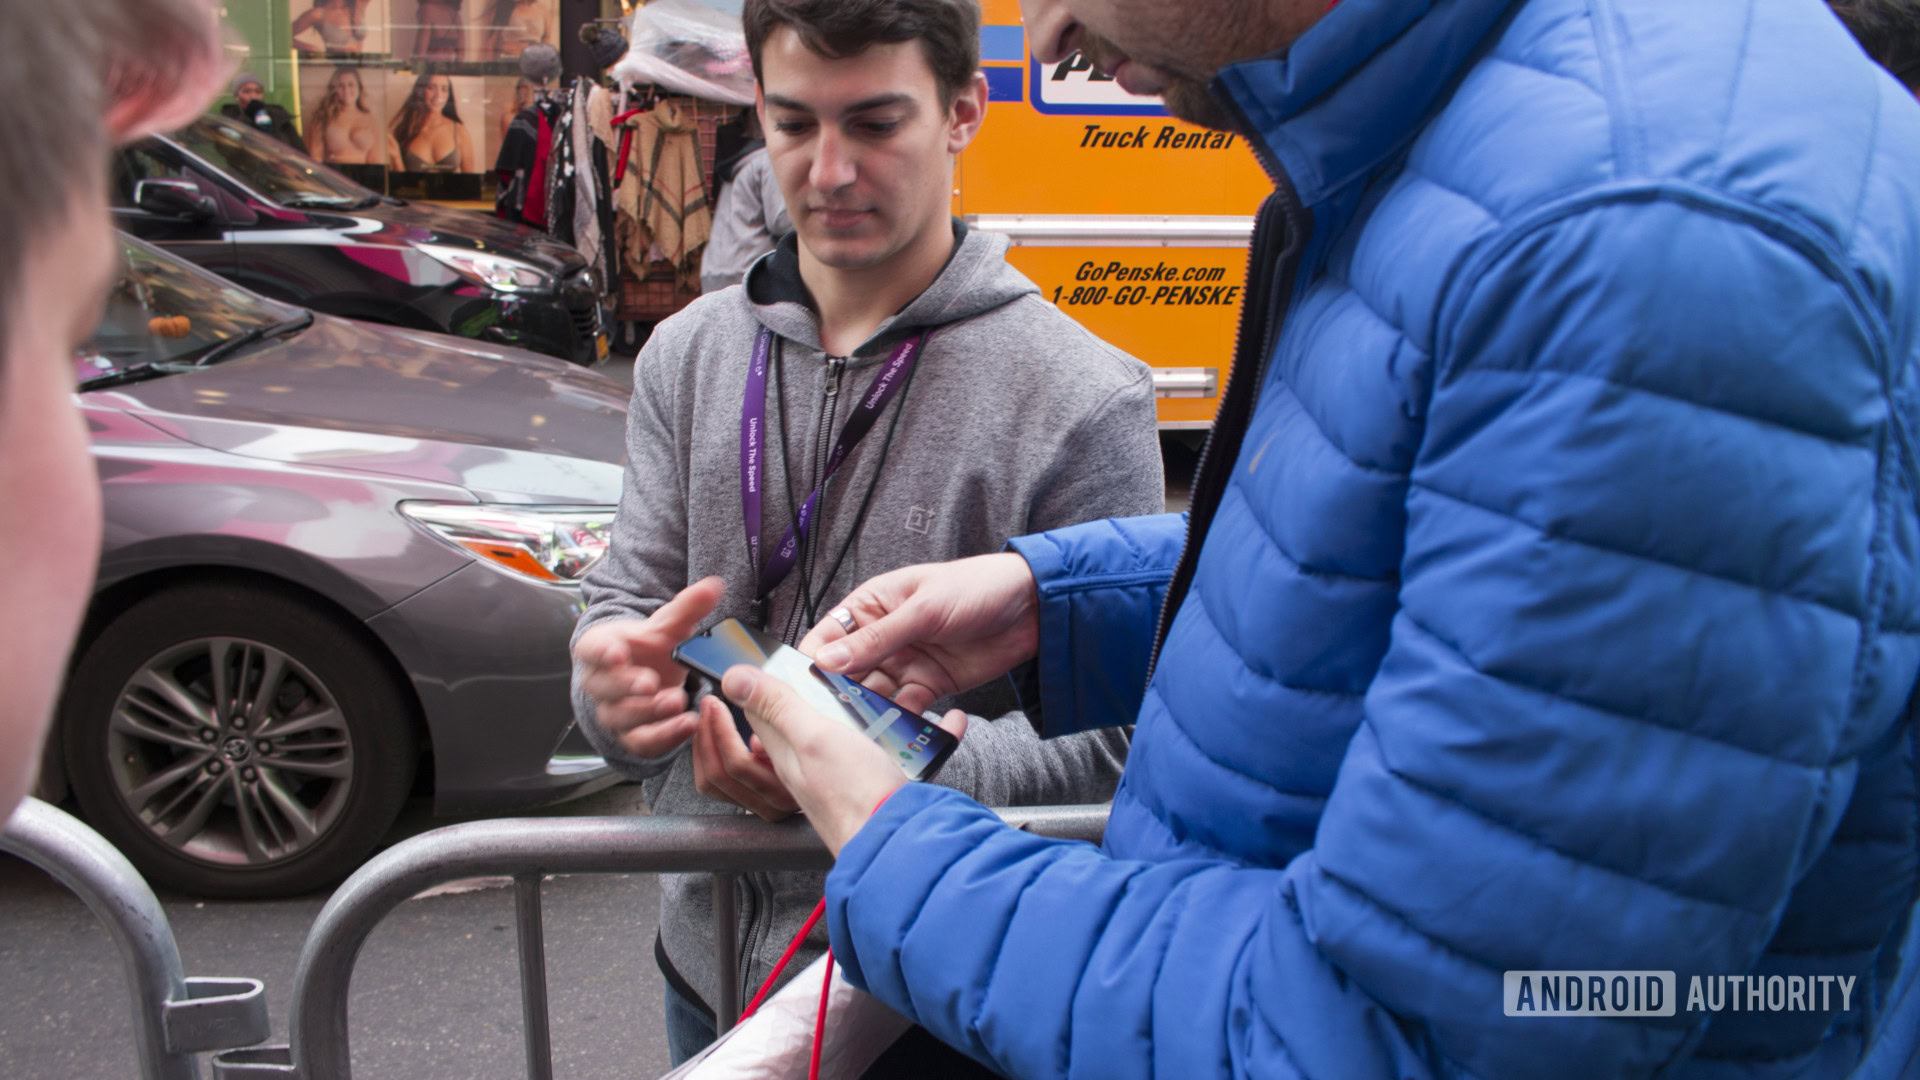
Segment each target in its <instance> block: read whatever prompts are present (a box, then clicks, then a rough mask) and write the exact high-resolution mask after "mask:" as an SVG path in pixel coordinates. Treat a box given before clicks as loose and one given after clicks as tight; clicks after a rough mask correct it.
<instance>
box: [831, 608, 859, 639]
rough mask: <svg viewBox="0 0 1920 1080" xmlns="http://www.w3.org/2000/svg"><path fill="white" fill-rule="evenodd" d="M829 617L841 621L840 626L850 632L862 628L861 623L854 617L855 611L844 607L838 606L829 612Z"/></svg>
mask: <svg viewBox="0 0 1920 1080" xmlns="http://www.w3.org/2000/svg"><path fill="white" fill-rule="evenodd" d="M827 618H829V619H832V620H833V621H834V622H837V623H839V624H840V628H841V629H842V630H845V631H846V632H847V633H849V634H851V633H853V632H854V631H855V630H858V629H859V628H860V624H859V623H857V622H855V621H854V619H853V612H851V611H848V610H847V609H846V608H843V607H837V608H834V609H833V610H832V611H829V612H827Z"/></svg>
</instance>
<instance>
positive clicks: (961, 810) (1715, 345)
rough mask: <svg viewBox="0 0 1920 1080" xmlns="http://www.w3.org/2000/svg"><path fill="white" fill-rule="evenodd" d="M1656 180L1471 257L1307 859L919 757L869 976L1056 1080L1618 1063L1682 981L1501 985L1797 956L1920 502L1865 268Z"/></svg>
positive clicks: (873, 870)
mask: <svg viewBox="0 0 1920 1080" xmlns="http://www.w3.org/2000/svg"><path fill="white" fill-rule="evenodd" d="M1637 203H1638V205H1634V206H1631V207H1628V206H1619V205H1615V206H1601V207H1597V208H1594V209H1592V210H1590V211H1587V212H1583V213H1579V214H1574V215H1571V216H1569V217H1566V218H1563V219H1561V220H1559V221H1556V222H1554V223H1551V224H1548V225H1544V226H1540V227H1538V228H1536V229H1534V230H1532V231H1530V232H1527V233H1525V234H1522V235H1515V236H1511V237H1508V238H1507V240H1508V242H1507V243H1506V244H1505V245H1504V246H1502V247H1501V248H1499V249H1498V250H1497V252H1495V253H1493V254H1490V255H1488V257H1487V259H1486V261H1484V262H1482V263H1480V264H1479V265H1477V266H1475V265H1468V266H1467V267H1466V268H1465V269H1464V270H1463V271H1462V273H1461V276H1460V278H1459V281H1460V282H1461V290H1462V291H1461V295H1460V296H1458V297H1457V298H1456V299H1455V300H1454V301H1453V304H1454V307H1453V309H1452V311H1451V313H1450V318H1449V319H1448V320H1447V321H1445V322H1443V323H1442V327H1443V330H1444V334H1443V336H1442V337H1441V339H1440V340H1441V342H1442V348H1441V349H1440V350H1439V351H1438V352H1437V353H1436V361H1435V364H1436V369H1435V380H1434V383H1433V389H1432V391H1431V395H1430V400H1429V402H1428V415H1427V427H1426V431H1425V434H1424V435H1423V439H1422V443H1421V445H1420V447H1419V449H1418V450H1417V452H1416V458H1415V464H1414V468H1413V472H1412V475H1411V477H1410V491H1409V495H1408V498H1407V525H1406V536H1405V558H1404V561H1403V567H1404V572H1403V577H1402V587H1401V597H1400V600H1401V606H1400V610H1399V613H1398V615H1397V616H1396V617H1395V619H1394V623H1393V627H1392V634H1391V639H1390V643H1389V645H1388V649H1387V652H1386V655H1385V657H1384V659H1383V661H1382V663H1381V665H1380V667H1379V669H1378V671H1377V674H1376V675H1375V678H1374V680H1373V682H1372V684H1371V686H1370V688H1369V691H1368V694H1367V697H1366V701H1365V715H1364V721H1363V723H1362V724H1361V726H1360V728H1359V730H1358V731H1357V732H1356V734H1355V735H1354V737H1353V739H1352V742H1351V745H1350V747H1349V749H1348V751H1347V754H1346V757H1345V759H1344V761H1343V763H1342V766H1341V769H1340V772H1339V775H1338V778H1337V781H1336V783H1335V785H1334V789H1333V791H1332V793H1331V795H1330V796H1329V798H1328V801H1327V804H1326V808H1325V810H1324V812H1323V815H1322V817H1321V820H1320V824H1319V828H1318V831H1317V833H1316V838H1315V844H1314V847H1313V848H1312V849H1310V850H1308V851H1306V852H1304V853H1302V854H1301V855H1299V856H1298V857H1296V858H1294V859H1293V860H1292V861H1291V862H1290V863H1289V864H1287V865H1286V866H1284V867H1270V868H1260V867H1246V866H1240V865H1234V864H1228V863H1225V862H1209V861H1197V860H1196V861H1175V862H1159V863H1148V862H1132V861H1125V860H1120V859H1114V858H1109V857H1105V856H1103V855H1102V854H1101V853H1099V852H1097V851H1095V850H1093V849H1092V848H1089V847H1086V846H1085V845H1074V844H1067V843H1059V842H1050V841H1047V840H1043V839H1039V838H1035V837H1032V836H1029V835H1025V834H1021V833H1016V832H1012V831H1009V830H1007V829H1005V828H1002V827H1000V826H998V825H997V824H996V822H995V821H994V819H993V818H992V817H991V815H989V814H988V813H987V812H986V811H984V810H981V809H979V808H978V807H975V806H973V805H972V804H970V803H968V802H967V801H966V800H965V799H963V798H961V797H958V796H955V795H952V794H950V793H946V792H939V791H935V790H932V789H929V788H926V787H924V786H922V785H910V786H909V787H908V788H907V789H905V790H903V791H901V792H900V793H899V794H898V795H896V796H895V797H894V798H893V799H892V800H891V801H890V802H888V803H887V804H886V806H884V807H883V808H882V810H881V812H880V813H879V814H878V815H876V816H875V818H874V819H873V820H872V821H871V822H870V823H869V824H868V825H867V826H866V828H864V829H863V830H862V831H861V832H860V833H859V834H858V835H857V836H855V837H854V839H853V840H852V841H851V842H850V843H849V844H848V845H847V846H846V848H845V849H844V850H843V851H842V852H841V854H840V859H839V862H838V864H837V865H836V867H835V868H834V870H833V872H832V874H831V875H830V877H829V879H828V883H827V896H828V912H829V924H830V930H831V934H832V937H833V943H834V947H835V952H836V955H837V956H838V958H839V959H840V960H841V962H842V963H843V964H844V965H845V966H846V969H847V971H848V973H849V975H850V977H851V978H852V979H853V980H854V981H855V982H856V983H858V984H859V985H862V986H865V987H867V988H869V989H870V990H871V991H872V992H874V993H875V994H876V995H878V996H879V997H880V998H882V999H883V1000H885V1001H887V1002H888V1003H889V1004H891V1005H893V1006H894V1007H896V1008H898V1009H901V1010H902V1011H904V1012H905V1013H907V1014H908V1015H910V1016H912V1017H914V1018H915V1019H917V1020H918V1021H919V1022H920V1023H922V1024H924V1025H925V1026H927V1027H928V1028H929V1029H930V1030H932V1031H933V1032H934V1033H935V1034H937V1035H938V1036H940V1037H941V1038H942V1039H944V1040H947V1041H948V1042H950V1043H952V1044H954V1045H956V1046H959V1047H962V1048H964V1049H966V1050H967V1051H968V1052H970V1053H971V1054H973V1055H975V1056H976V1057H978V1058H980V1059H981V1060H983V1061H986V1062H989V1063H991V1064H992V1065H993V1066H994V1067H996V1068H998V1069H999V1070H1001V1071H1003V1072H1005V1073H1007V1074H1009V1075H1012V1076H1022V1077H1040V1076H1083V1077H1100V1078H1103V1080H1108V1078H1123V1077H1148V1076H1181V1077H1197V1076H1207V1075H1220V1076H1246V1077H1262V1078H1276V1077H1293V1076H1313V1077H1336V1076H1337V1077H1355V1078H1364V1077H1381V1078H1385V1077H1394V1078H1416V1077H1421V1078H1424V1077H1434V1076H1456V1075H1462V1074H1465V1075H1483V1076H1532V1075H1542V1071H1543V1070H1550V1071H1551V1074H1552V1075H1556V1076H1566V1077H1619V1076H1643V1075H1649V1074H1652V1073H1654V1072H1656V1071H1658V1070H1660V1069H1661V1068H1663V1067H1665V1066H1668V1065H1670V1064H1672V1063H1673V1062H1674V1061H1677V1060H1681V1059H1684V1058H1685V1057H1686V1056H1687V1055H1689V1054H1691V1053H1692V1052H1693V1051H1694V1050H1695V1049H1697V1048H1698V1047H1699V1045H1700V1044H1699V1039H1700V1029H1701V1026H1702V1024H1703V1023H1704V1022H1705V1019H1706V1018H1705V1016H1704V1015H1702V1014H1701V1013H1697V1012H1688V1011H1686V1010H1684V1009H1682V1010H1680V1011H1679V1012H1678V1014H1677V1015H1675V1016H1670V1017H1651V1018H1643V1019H1625V1018H1609V1019H1606V1020H1595V1019H1591V1018H1573V1019H1528V1020H1520V1019H1514V1018H1509V1017H1506V1016H1505V1015H1504V1014H1503V1000H1502V974H1503V972H1505V971H1509V970H1583V969H1584V970H1591V969H1629V970H1656V971H1673V972H1676V973H1677V975H1678V983H1677V985H1678V986H1679V987H1680V988H1681V990H1682V992H1683V993H1684V988H1685V987H1686V986H1687V982H1688V978H1689V976H1690V975H1692V974H1703V975H1707V974H1716V973H1724V974H1731V973H1743V972H1749V971H1753V970H1755V969H1756V965H1763V964H1765V963H1768V962H1770V961H1768V960H1766V959H1765V957H1764V956H1763V953H1764V952H1765V949H1766V947H1767V945H1768V943H1769V941H1770V940H1771V939H1772V938H1773V935H1774V933H1775V930H1776V927H1778V926H1779V925H1780V922H1781V918H1782V913H1783V910H1784V909H1785V907H1786V905H1787V901H1788V898H1789V895H1790V894H1791V893H1792V891H1793V889H1794V888H1795V885H1796V884H1797V883H1799V882H1800V881H1802V880H1803V878H1805V876H1806V875H1807V873H1808V871H1809V869H1810V868H1811V867H1813V866H1814V864H1815V862H1816V861H1817V860H1819V859H1820V858H1821V856H1822V854H1823V852H1824V851H1825V850H1826V849H1827V848H1828V846H1829V841H1830V840H1831V838H1832V837H1833V835H1834V832H1835V829H1836V826H1837V824H1838V823H1839V820H1840V818H1841V815H1842V812H1843V811H1844V809H1845V808H1846V807H1847V805H1848V803H1849V801H1850V800H1851V798H1852V796H1853V791H1854V786H1855V782H1856V779H1858V777H1859V761H1860V759H1861V756H1862V754H1863V753H1865V752H1866V750H1867V748H1870V747H1873V746H1875V745H1877V744H1878V743H1879V742H1880V741H1883V740H1885V739H1887V738H1889V737H1890V734H1891V733H1892V731H1893V729H1894V727H1895V726H1896V725H1897V724H1899V723H1900V722H1901V715H1902V711H1903V710H1902V701H1903V700H1904V697H1905V695H1906V693H1907V691H1908V689H1909V688H1910V687H1911V686H1912V685H1913V680H1914V674H1915V669H1916V667H1917V666H1920V660H1917V658H1916V651H1917V646H1916V641H1915V639H1914V637H1913V636H1912V635H1911V634H1907V633H1904V632H1903V631H1901V630H1900V627H1901V625H1902V623H1903V620H1902V618H1900V617H1899V616H1900V613H1902V612H1908V611H1911V610H1913V608H1914V605H1915V602H1916V595H1915V586H1914V582H1913V577H1914V574H1913V572H1912V569H1911V555H1910V554H1902V553H1901V552H1902V550H1907V549H1910V547H1911V541H1912V540H1913V538H1914V536H1915V529H1916V525H1915V522H1914V514H1913V506H1912V502H1911V499H1910V497H1909V496H1908V495H1907V494H1906V492H1905V491H1904V490H1903V489H1902V483H1901V480H1900V478H1899V476H1898V475H1897V468H1898V466H1897V464H1896V463H1895V459H1894V458H1893V457H1892V455H1893V450H1892V449H1891V446H1892V444H1893V442H1894V440H1892V439H1890V438H1889V426H1890V420H1889V414H1888V410H1887V407H1886V402H1887V398H1888V396H1889V387H1888V381H1889V379H1890V378H1891V376H1890V375H1889V374H1888V367H1887V364H1886V359H1885V358H1886V353H1887V348H1888V346H1887V344H1886V341H1885V339H1884V336H1883V334H1884V332H1883V331H1881V330H1879V329H1878V328H1877V326H1876V324H1874V322H1873V320H1872V317H1871V316H1868V315H1864V314H1863V313H1862V312H1863V311H1864V310H1866V309H1865V307H1864V305H1863V304H1861V303H1860V301H1859V297H1858V294H1857V292H1854V291H1850V289H1849V287H1847V286H1846V285H1845V284H1844V283H1843V275H1840V274H1838V273H1836V272H1835V271H1833V270H1832V269H1831V266H1832V264H1831V262H1829V261H1824V260H1823V257H1822V256H1821V254H1820V252H1819V251H1818V250H1817V245H1815V244H1813V243H1811V242H1803V241H1796V240H1795V239H1794V238H1793V237H1792V236H1791V235H1790V233H1791V230H1789V229H1785V228H1779V227H1768V228H1761V227H1756V226H1754V225H1752V224H1751V223H1746V222H1742V221H1739V220H1731V219H1730V218H1732V215H1727V214H1710V213H1703V212H1700V211H1698V210H1696V209H1692V208H1688V207H1683V206H1680V205H1678V204H1677V203H1676V202H1668V201H1663V200H1661V199H1659V198H1657V197H1654V198H1647V199H1641V200H1637ZM1783 236H1785V237H1786V239H1782V237H1783ZM1596 253H1601V254H1598V255H1597V254H1596ZM1602 256H1604V257H1602ZM1703 257H1711V259H1712V260H1713V265H1712V266H1711V267H1706V268H1703V267H1702V266H1701V265H1700V260H1701V259H1702V258H1703ZM1889 537H1898V538H1900V539H1898V540H1897V541H1895V542H1892V543H1891V545H1890V544H1889V542H1888V538H1889ZM1882 628H1886V629H1885V630H1884V631H1883V629H1882ZM1229 662H1230V663H1231V662H1237V661H1229ZM1064 676H1067V673H1060V672H1057V673H1056V677H1064ZM1225 676H1226V673H1225V672H1223V677H1225ZM1239 722H1240V723H1241V724H1242V725H1243V726H1244V725H1245V723H1246V722H1245V720H1244V719H1242V720H1240V721H1239ZM1276 722H1283V718H1276ZM1147 734H1148V733H1145V732H1143V733H1142V735H1141V736H1140V737H1139V738H1141V739H1144V738H1145V737H1146V735H1147ZM1155 734H1158V729H1156V731H1155ZM1169 737H1177V736H1169ZM1130 771H1131V770H1130ZM1128 783H1129V784H1130V785H1132V784H1135V783H1138V784H1141V785H1143V787H1142V788H1141V790H1143V791H1146V792H1147V793H1148V794H1147V795H1143V796H1141V797H1142V798H1143V799H1148V800H1150V799H1151V798H1179V797H1188V798H1192V797H1200V795H1199V794H1198V793H1195V792H1191V791H1183V790H1179V789H1178V788H1177V787H1174V786H1171V785H1168V784H1167V783H1166V778H1164V777H1132V776H1130V777H1129V779H1128ZM1250 827H1257V826H1253V825H1250ZM1113 842H1114V838H1113V837H1109V843H1110V844H1111V843H1113ZM1907 902H1910V898H1908V897H1907V896H1905V895H1904V894H1902V895H1900V896H1896V897H1892V898H1890V899H1889V901H1888V903H1889V905H1890V906H1889V907H1888V911H1887V919H1888V922H1889V925H1891V921H1892V919H1893V918H1894V917H1895V914H1896V913H1897V910H1898V908H1899V907H1901V906H1902V905H1904V904H1905V903H1907ZM1780 962H1781V963H1801V964H1805V963H1811V962H1814V961H1810V960H1808V959H1806V958H1794V957H1785V958H1782V960H1781V961H1780ZM1822 962H1824V961H1822ZM1835 962H1838V963H1844V962H1850V960H1846V959H1844V958H1843V959H1841V960H1837V961H1835ZM1803 970H1804V969H1803ZM1762 1019H1763V1020H1764V1022H1765V1023H1769V1024H1779V1023H1800V1022H1811V1023H1816V1024H1820V1025H1824V1024H1826V1023H1828V1022H1829V1020H1830V1017H1828V1016H1824V1015H1813V1016H1810V1017H1801V1018H1799V1019H1793V1018H1789V1017H1787V1016H1784V1015H1783V1016H1777V1017H1771V1018H1762ZM1816 1035H1817V1032H1816Z"/></svg>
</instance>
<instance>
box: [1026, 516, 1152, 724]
mask: <svg viewBox="0 0 1920 1080" xmlns="http://www.w3.org/2000/svg"><path fill="white" fill-rule="evenodd" d="M1186 535H1187V516H1186V515H1185V514H1154V515H1150V516H1147V517H1135V518H1109V519H1107V520H1104V521H1090V522H1087V523H1085V524H1083V525H1073V526H1069V527H1067V528H1064V529H1054V530H1052V531H1051V532H1044V533H1035V534H1033V535H1031V536H1017V537H1014V538H1013V539H1012V540H1011V541H1009V542H1008V544H1007V546H1008V547H1009V548H1012V549H1013V550H1014V551H1015V552H1017V553H1019V555H1020V557H1021V558H1023V559H1025V560H1027V565H1028V566H1029V567H1031V568H1032V569H1033V579H1034V582H1035V584H1036V585H1038V586H1039V590H1040V656H1039V663H1038V667H1039V678H1040V701H1039V702H1038V705H1039V708H1038V709H1034V708H1033V705H1034V704H1035V703H1033V702H1028V703H1027V705H1028V707H1029V711H1030V712H1036V713H1037V714H1038V715H1039V716H1040V717H1041V725H1042V734H1043V735H1045V736H1046V737H1047V738H1054V737H1056V736H1060V735H1071V734H1073V733H1075V732H1078V731H1090V730H1092V729H1094V728H1101V727H1112V726H1114V725H1116V724H1131V723H1133V718H1134V716H1135V715H1136V714H1137V713H1138V712H1139V711H1140V699H1141V696H1142V695H1143V694H1145V692H1146V687H1147V653H1148V652H1149V651H1150V650H1151V649H1152V648H1153V630H1154V624H1155V621H1156V620H1157V619H1158V618H1159V614H1160V601H1161V599H1162V598H1163V597H1164V596H1166V592H1167V581H1168V579H1170V578H1172V577H1173V570H1174V564H1175V563H1177V562H1179V560H1180V547H1181V545H1182V544H1183V543H1184V542H1185V541H1186Z"/></svg>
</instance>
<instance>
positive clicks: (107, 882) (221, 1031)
mask: <svg viewBox="0 0 1920 1080" xmlns="http://www.w3.org/2000/svg"><path fill="white" fill-rule="evenodd" d="M0 851H5V852H8V853H10V854H13V855H17V856H19V857H20V858H22V859H25V860H26V861H28V862H30V863H32V864H34V865H35V866H38V867H39V868H40V869H42V870H45V871H46V872H47V873H48V874H51V875H52V876H53V877H54V879H55V880H57V881H59V882H60V883H61V884H62V885H65V886H66V887H67V888H68V889H71V890H72V891H73V892H74V893H75V894H77V895H78V896H79V897H80V899H81V900H84V901H85V902H86V905H87V907H88V908H90V909H92V911H93V914H94V916H95V917H96V918H98V919H99V920H100V921H101V922H102V923H105V924H106V927H107V932H108V933H109V934H110V935H112V937H113V943H114V945H115V946H116V947H117V948H118V950H119V952H120V957H121V960H122V961H123V962H124V963H125V965H126V972H127V985H128V988H129V989H130V990H131V991H132V992H133V1041H134V1049H135V1052H136V1053H137V1054H138V1055H139V1058H140V1075H141V1077H143V1078H144V1080H196V1078H197V1077H199V1075H200V1068H199V1063H198V1062H197V1060H196V1059H195V1057H194V1055H195V1054H199V1053H205V1052H208V1051H215V1050H226V1049H229V1048H231V1047H239V1046H250V1045H252V1044H254V1043H259V1042H265V1041H266V1039H267V1037H268V1036H269V1035H271V1034H272V1028H271V1027H270V1026H269V1025H268V1023H267V998H266V989H265V987H264V986H263V985H262V984H261V982H260V980H258V979H205V978H189V977H187V976H186V975H185V974H184V972H183V970H182V968H181V966H180V947H179V945H178V944H177V943H176V942H175V941H174V938H173V928H172V927H171V926H170V925H169V924H168V923H167V914H166V912H165V911H163V910H161V908H160V901H159V900H157V899H155V898H154V895H153V890H152V889H150V888H148V887H147V883H146V880H145V879H144V878H142V877H141V876H140V874H139V872H138V871H136V870H135V869H134V868H133V864H131V863H129V862H127V860H126V857H125V856H123V855H121V854H120V852H119V851H118V850H116V849H115V848H114V846H113V845H112V844H109V843H107V841H106V840H105V839H104V838H102V837H101V835H100V834H99V833H97V832H94V831H93V830H92V829H90V828H88V827H87V826H86V825H85V824H83V823H81V822H80V821H79V819H77V818H75V817H73V816H72V815H70V814H67V813H65V812H64V811H61V810H59V809H56V808H55V807H52V806H48V805H47V804H46V803H43V802H41V801H40V800H38V799H28V800H26V802H24V803H22V804H21V806H20V809H19V810H17V811H15V812H14V815H13V817H12V819H11V820H9V821H8V822H7V826H6V831H5V832H4V833H0Z"/></svg>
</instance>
